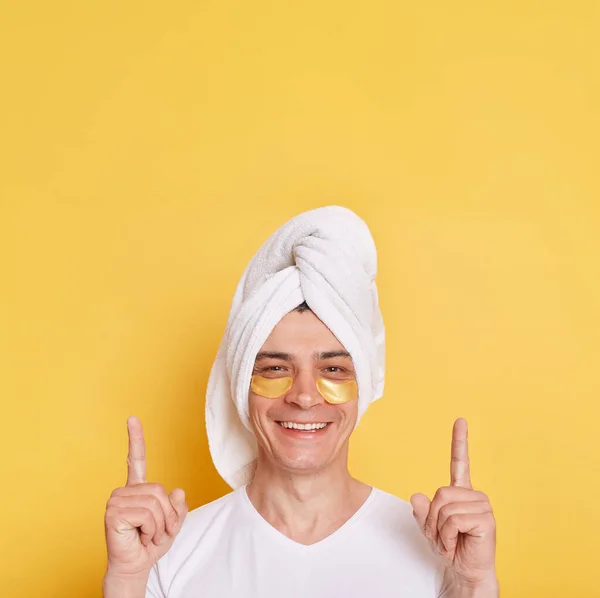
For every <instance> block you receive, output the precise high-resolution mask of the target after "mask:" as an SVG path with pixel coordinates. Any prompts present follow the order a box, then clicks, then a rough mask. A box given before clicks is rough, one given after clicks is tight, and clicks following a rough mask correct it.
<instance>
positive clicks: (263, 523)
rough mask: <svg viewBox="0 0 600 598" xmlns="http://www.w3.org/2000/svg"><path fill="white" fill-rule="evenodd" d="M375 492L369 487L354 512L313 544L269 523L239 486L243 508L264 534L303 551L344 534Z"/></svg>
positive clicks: (245, 490)
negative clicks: (292, 537)
mask: <svg viewBox="0 0 600 598" xmlns="http://www.w3.org/2000/svg"><path fill="white" fill-rule="evenodd" d="M377 492H378V491H377V488H375V487H371V492H370V493H369V496H367V498H366V500H365V501H364V502H363V504H362V505H361V506H360V507H359V508H358V509H357V510H356V511H355V512H354V514H353V515H352V516H351V517H350V518H349V519H347V520H346V521H345V522H344V523H343V524H342V525H341V526H340V527H338V529H336V530H335V531H334V532H332V533H331V534H329V535H328V536H326V537H325V538H323V539H322V540H319V541H317V542H314V543H313V544H302V543H301V542H296V541H295V540H292V539H291V538H289V537H288V536H286V535H285V534H284V533H282V532H280V531H279V530H278V529H277V528H276V527H274V526H273V525H271V524H270V523H269V522H268V521H267V520H266V519H265V518H264V517H263V516H262V515H261V514H260V513H259V512H258V511H257V510H256V507H255V506H254V505H253V504H252V501H251V500H250V497H249V496H248V492H247V486H242V487H241V488H240V493H241V495H242V501H243V502H244V504H245V508H246V509H247V510H248V512H249V515H250V517H252V518H253V519H254V520H255V521H256V522H257V526H258V527H260V529H261V530H264V532H265V533H266V534H268V535H270V536H271V537H272V538H274V539H275V540H276V541H277V542H279V543H280V544H282V545H284V546H287V547H289V548H292V549H294V550H297V551H301V552H304V553H306V552H314V551H316V550H319V549H320V548H322V547H323V546H328V545H329V544H331V543H333V542H335V541H337V540H338V539H339V538H340V537H342V536H344V535H346V534H347V533H348V532H349V530H350V529H351V528H352V527H353V526H354V525H355V523H356V522H357V521H358V519H360V517H361V516H362V515H363V514H364V513H365V511H367V510H368V508H369V507H370V505H371V503H372V502H373V501H374V499H375V496H376V494H377Z"/></svg>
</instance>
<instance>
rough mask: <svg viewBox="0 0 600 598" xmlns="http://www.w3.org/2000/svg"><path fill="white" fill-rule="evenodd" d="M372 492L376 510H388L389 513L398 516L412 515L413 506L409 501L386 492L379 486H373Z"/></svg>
mask: <svg viewBox="0 0 600 598" xmlns="http://www.w3.org/2000/svg"><path fill="white" fill-rule="evenodd" d="M373 492H374V493H375V500H376V501H377V510H378V511H380V512H381V511H385V512H389V514H390V515H395V516H396V517H400V518H405V517H408V516H410V518H412V517H413V514H412V512H413V508H412V505H411V504H410V502H409V501H407V500H405V499H403V498H400V497H399V496H396V495H395V494H391V493H390V492H386V491H385V490H382V489H381V488H376V487H373Z"/></svg>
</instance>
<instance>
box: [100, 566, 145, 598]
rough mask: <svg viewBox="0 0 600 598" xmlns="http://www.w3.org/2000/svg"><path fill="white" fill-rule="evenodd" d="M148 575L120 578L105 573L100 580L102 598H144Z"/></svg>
mask: <svg viewBox="0 0 600 598" xmlns="http://www.w3.org/2000/svg"><path fill="white" fill-rule="evenodd" d="M148 577H149V575H146V576H142V577H137V576H136V577H121V576H118V575H114V574H112V573H110V572H109V571H107V573H106V575H105V576H104V579H103V580H102V596H103V598H145V596H146V586H147V584H148Z"/></svg>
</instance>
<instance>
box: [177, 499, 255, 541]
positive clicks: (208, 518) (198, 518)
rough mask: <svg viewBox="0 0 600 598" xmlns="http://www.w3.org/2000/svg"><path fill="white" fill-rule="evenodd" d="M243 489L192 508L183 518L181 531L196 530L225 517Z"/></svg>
mask: <svg viewBox="0 0 600 598" xmlns="http://www.w3.org/2000/svg"><path fill="white" fill-rule="evenodd" d="M243 490H244V489H243V488H238V489H237V490H233V491H232V492H229V493H227V494H225V495H224V496H221V497H220V498H216V499H215V500H212V501H211V502H208V503H206V504H203V505H201V506H199V507H196V508H195V509H192V510H191V511H190V512H189V513H188V514H187V517H186V518H185V521H184V523H183V526H182V528H181V533H184V531H187V530H192V529H193V530H196V531H197V530H198V529H199V528H203V527H206V526H207V525H210V524H211V523H212V522H213V521H215V520H216V519H222V518H224V517H227V515H228V514H230V513H231V512H232V511H233V510H234V509H235V503H236V502H237V501H238V500H239V499H240V496H239V494H240V492H242V491H243Z"/></svg>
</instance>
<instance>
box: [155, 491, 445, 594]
mask: <svg viewBox="0 0 600 598" xmlns="http://www.w3.org/2000/svg"><path fill="white" fill-rule="evenodd" d="M443 572H444V562H443V560H442V557H440V556H436V555H435V554H434V553H433V551H432V550H431V549H430V547H429V544H428V541H427V539H426V538H425V537H424V536H423V534H422V533H421V530H420V529H419V527H418V525H417V523H416V521H415V519H414V517H413V514H412V506H411V504H410V503H409V502H407V501H405V500H402V499H400V498H397V497H396V496H393V495H391V494H388V493H387V492H384V491H382V490H379V489H377V488H373V490H372V491H371V493H370V494H369V497H368V498H367V500H366V501H365V502H364V504H363V505H362V506H361V507H360V508H359V509H358V511H357V512H356V513H355V514H354V515H353V516H352V517H351V518H350V519H349V520H348V521H346V523H344V524H343V525H342V526H341V527H340V528H339V529H337V530H336V531H335V532H334V533H333V534H331V535H330V536H327V537H326V538H324V539H323V540H320V541H319V542H316V543H315V544H311V545H309V546H306V545H304V544H300V543H298V542H295V541H293V540H291V539H290V538H288V537H287V536H285V535H284V534H282V533H281V532H279V531H278V530H277V529H275V528H274V527H273V526H272V525H271V524H269V523H267V521H266V520H265V519H263V517H262V516H261V515H260V514H259V513H258V511H257V510H256V509H255V508H254V505H253V504H252V502H251V501H250V499H249V498H248V494H247V492H246V487H245V486H244V487H241V488H238V489H237V490H235V491H233V492H231V493H229V494H227V495H226V496H224V497H222V498H220V499H218V500H216V501H214V502H212V503H209V504H207V505H204V506H202V507H199V508H197V509H194V510H193V511H191V512H190V513H188V516H187V518H186V520H185V522H184V524H183V526H182V529H181V531H180V533H179V535H178V536H177V538H176V539H175V542H174V543H173V546H171V549H170V550H169V552H168V553H167V554H166V555H164V556H163V557H162V558H161V559H160V560H159V561H158V562H157V563H156V565H155V566H154V567H153V568H152V571H151V573H150V578H149V580H148V585H147V589H146V598H217V597H218V598H229V597H232V598H305V597H306V596H310V597H311V598H333V597H336V598H337V597H343V598H354V597H356V598H358V597H361V598H363V597H364V598H438V597H440V596H444V595H445V589H444V588H442V580H443Z"/></svg>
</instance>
